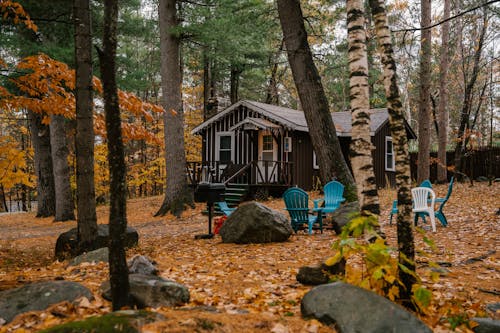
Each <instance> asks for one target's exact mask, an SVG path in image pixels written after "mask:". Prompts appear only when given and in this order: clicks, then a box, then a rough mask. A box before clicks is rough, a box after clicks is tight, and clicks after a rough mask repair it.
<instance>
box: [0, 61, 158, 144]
mask: <svg viewBox="0 0 500 333" xmlns="http://www.w3.org/2000/svg"><path fill="white" fill-rule="evenodd" d="M17 70H19V71H21V72H23V73H24V74H23V75H21V76H19V77H16V78H12V79H11V81H12V82H13V83H14V84H15V85H16V87H17V88H18V89H19V91H20V92H21V94H19V95H12V94H10V93H9V92H7V91H6V90H3V99H2V104H3V105H1V106H3V107H5V108H9V109H18V110H19V109H29V110H31V111H33V112H36V113H40V114H43V115H45V116H46V117H45V118H44V122H45V123H47V124H48V123H49V120H50V115H63V116H65V117H66V118H69V119H74V118H75V96H74V93H73V90H74V88H75V71H74V70H73V69H70V68H69V66H67V65H66V64H64V63H62V62H59V61H57V60H54V59H52V58H50V57H49V56H47V55H46V54H38V55H33V56H29V57H26V58H24V59H22V60H21V61H20V62H19V64H18V65H17ZM93 87H94V90H95V91H96V92H97V93H98V94H101V95H102V83H101V81H100V80H99V79H98V78H96V77H94V78H93ZM0 93H2V91H0ZM118 97H119V103H120V109H121V110H123V111H125V112H127V113H128V114H124V116H123V118H124V123H123V124H122V126H123V135H124V139H125V140H126V141H127V140H146V141H148V142H151V143H156V144H158V143H159V142H158V139H157V138H156V137H154V136H153V135H151V134H150V132H149V131H148V130H146V129H145V128H144V127H143V126H142V124H141V123H140V121H139V120H140V119H144V120H145V121H147V122H151V121H152V120H153V117H152V115H151V112H158V113H160V112H163V108H162V107H161V106H159V105H155V104H152V103H148V102H144V101H142V100H141V99H140V98H138V97H137V96H135V95H134V94H132V93H128V92H124V91H121V90H120V91H119V92H118ZM104 129H105V126H104V115H103V112H102V110H99V107H97V108H96V112H95V130H96V134H97V135H100V136H102V137H105V136H106V132H105V130H104Z"/></svg>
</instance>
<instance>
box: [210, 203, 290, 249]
mask: <svg viewBox="0 0 500 333" xmlns="http://www.w3.org/2000/svg"><path fill="white" fill-rule="evenodd" d="M292 233H293V229H292V226H291V224H290V221H288V219H287V218H286V216H285V215H283V214H281V213H280V212H277V211H274V210H272V209H270V208H268V207H266V206H264V205H262V204H260V203H258V202H255V201H252V202H248V203H245V204H242V205H240V206H239V207H238V209H236V210H235V211H234V212H233V213H231V215H229V217H228V218H227V220H226V221H225V222H224V224H223V225H222V227H221V228H220V231H219V234H220V235H221V237H222V242H224V243H236V244H249V243H270V242H284V241H286V240H287V239H288V238H290V235H291V234H292Z"/></svg>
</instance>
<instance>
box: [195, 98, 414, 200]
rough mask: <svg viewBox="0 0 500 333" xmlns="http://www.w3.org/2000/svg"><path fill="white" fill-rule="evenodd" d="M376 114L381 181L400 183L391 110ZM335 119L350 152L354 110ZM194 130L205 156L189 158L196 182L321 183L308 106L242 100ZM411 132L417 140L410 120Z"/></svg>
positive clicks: (346, 153) (257, 186)
mask: <svg viewBox="0 0 500 333" xmlns="http://www.w3.org/2000/svg"><path fill="white" fill-rule="evenodd" d="M370 117H371V131H370V134H371V137H372V142H373V145H374V146H375V150H374V152H373V159H374V168H375V176H376V182H377V186H379V187H385V186H387V185H390V186H394V184H395V166H394V162H395V159H394V151H393V148H392V139H391V135H390V130H389V118H388V112H387V109H373V110H370ZM332 119H333V122H334V124H335V128H336V131H337V136H338V137H339V140H340V144H341V147H342V152H343V153H344V156H346V157H347V156H349V144H350V141H351V113H350V112H334V113H332ZM192 133H193V134H197V135H201V137H202V138H203V141H202V154H201V161H197V162H188V177H189V181H190V182H191V184H192V185H196V184H197V183H199V182H200V181H208V182H224V183H240V184H248V185H249V186H250V188H251V189H253V192H254V193H255V192H258V190H259V189H265V190H266V191H269V193H271V194H272V192H273V190H276V191H280V190H281V191H283V190H284V189H286V188H288V187H290V186H295V185H297V186H299V187H301V188H303V189H305V190H311V189H314V188H316V187H317V186H319V177H318V176H319V172H318V171H319V170H318V166H317V164H316V154H315V153H314V150H313V147H312V144H311V139H310V137H309V132H308V127H307V124H306V120H305V117H304V113H303V112H302V111H297V110H293V109H289V108H286V107H281V106H276V105H270V104H265V103H260V102H255V101H249V100H242V101H239V102H238V103H236V104H233V105H231V106H229V107H228V108H226V109H224V110H222V111H220V112H219V113H217V114H216V115H214V116H213V117H211V118H209V119H208V120H206V121H204V122H203V123H202V124H200V125H198V126H197V127H196V128H194V129H193V130H192ZM406 133H407V135H408V139H416V135H415V133H414V132H413V130H412V129H411V128H410V126H409V125H408V124H407V123H406ZM347 161H348V163H349V159H347ZM349 164H350V163H349ZM349 167H350V165H349Z"/></svg>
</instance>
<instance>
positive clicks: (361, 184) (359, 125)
mask: <svg viewBox="0 0 500 333" xmlns="http://www.w3.org/2000/svg"><path fill="white" fill-rule="evenodd" d="M346 7H347V33H348V36H347V39H348V44H349V53H348V56H349V95H350V99H351V112H352V140H351V146H350V157H351V165H352V170H353V173H354V178H355V179H356V187H357V190H358V201H359V207H360V209H361V212H362V213H363V214H364V213H365V212H369V213H372V214H374V215H376V216H377V217H378V216H379V215H380V204H379V199H378V192H377V184H376V182H375V172H374V170H373V157H372V150H373V149H374V147H373V145H372V141H371V136H370V114H369V113H368V110H369V109H370V89H369V86H368V54H367V51H366V30H365V25H364V22H365V15H364V3H363V0H347V1H346Z"/></svg>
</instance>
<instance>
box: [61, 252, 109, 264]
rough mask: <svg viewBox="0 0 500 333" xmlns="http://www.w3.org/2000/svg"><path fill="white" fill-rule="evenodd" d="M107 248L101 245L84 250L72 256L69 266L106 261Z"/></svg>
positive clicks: (107, 255)
mask: <svg viewBox="0 0 500 333" xmlns="http://www.w3.org/2000/svg"><path fill="white" fill-rule="evenodd" d="M108 258H109V250H108V248H107V247H101V248H100V249H97V250H94V251H90V252H86V253H84V254H80V255H79V256H77V257H74V258H73V259H71V260H70V261H69V266H77V265H80V264H81V263H84V262H90V263H92V262H96V263H97V262H108Z"/></svg>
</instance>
